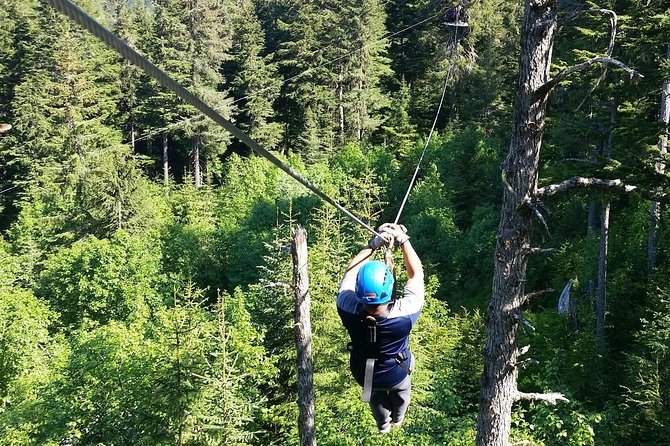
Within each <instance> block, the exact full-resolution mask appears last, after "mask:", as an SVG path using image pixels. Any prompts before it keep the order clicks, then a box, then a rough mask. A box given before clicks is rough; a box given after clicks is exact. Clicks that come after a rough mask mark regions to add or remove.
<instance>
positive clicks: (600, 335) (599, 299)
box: [596, 199, 610, 352]
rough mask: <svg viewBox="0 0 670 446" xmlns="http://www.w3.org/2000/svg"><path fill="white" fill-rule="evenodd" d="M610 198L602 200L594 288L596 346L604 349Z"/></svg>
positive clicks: (600, 350) (600, 349)
mask: <svg viewBox="0 0 670 446" xmlns="http://www.w3.org/2000/svg"><path fill="white" fill-rule="evenodd" d="M609 223H610V200H609V199H606V200H605V201H604V202H603V207H602V214H601V218H600V255H599V257H598V286H597V289H596V348H597V350H598V351H599V352H602V351H604V350H605V304H606V296H607V245H608V241H609Z"/></svg>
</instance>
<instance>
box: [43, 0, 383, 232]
mask: <svg viewBox="0 0 670 446" xmlns="http://www.w3.org/2000/svg"><path fill="white" fill-rule="evenodd" d="M46 1H47V2H48V3H49V4H50V5H51V6H53V7H54V8H55V9H56V10H58V11H59V12H61V13H62V14H64V15H65V16H67V17H69V18H70V19H71V20H72V21H74V22H75V23H77V24H78V25H79V26H81V27H82V28H84V29H86V30H88V31H89V32H90V33H91V34H93V35H94V36H96V37H97V38H98V39H100V40H101V41H102V42H104V43H105V44H106V45H107V46H108V47H110V48H111V49H113V50H115V51H116V52H118V53H119V54H120V55H122V56H123V57H125V58H126V59H128V60H129V61H130V62H132V63H134V64H135V65H137V66H138V67H139V68H141V69H142V70H144V72H146V73H147V74H148V75H149V76H151V77H153V78H154V79H155V80H156V81H158V83H160V84H161V85H162V86H163V87H165V88H167V89H168V90H170V91H172V92H173V93H174V94H176V95H177V96H178V97H179V98H181V100H183V101H184V102H186V103H187V104H190V105H192V106H193V107H195V108H196V109H198V110H199V111H200V112H201V113H202V114H204V115H205V116H208V117H209V118H210V119H212V120H213V121H214V122H216V123H217V124H219V125H220V126H222V127H223V128H225V129H226V130H227V131H229V132H230V133H231V134H232V135H233V136H235V137H236V138H237V139H239V140H240V141H241V142H243V143H244V144H246V145H247V146H248V147H249V148H250V149H251V150H253V151H254V152H256V153H258V154H259V155H261V156H262V157H264V158H266V159H267V160H268V161H270V162H271V163H272V164H274V165H275V166H277V167H279V168H280V169H281V170H283V171H284V172H286V173H287V174H288V175H289V176H291V177H292V178H293V179H295V180H297V181H298V182H299V183H300V184H302V185H303V186H305V187H306V188H307V189H309V190H310V191H312V192H314V194H316V195H317V196H318V197H320V198H321V199H323V200H324V201H325V202H326V203H328V204H330V205H332V206H334V207H335V208H337V209H338V210H339V211H340V212H342V213H343V214H345V215H346V216H347V217H349V218H350V219H351V220H353V221H354V222H356V223H358V224H359V225H360V226H362V227H363V228H365V229H367V230H368V231H369V232H371V233H372V234H375V235H379V236H382V235H381V234H379V233H378V232H377V231H375V230H374V229H373V228H371V227H370V225H368V224H366V223H365V222H364V221H362V220H361V219H360V218H358V217H356V216H355V215H354V214H352V213H351V212H349V211H348V210H347V209H346V208H345V207H344V206H342V205H341V204H339V203H338V202H337V201H335V200H333V199H332V198H330V197H329V196H328V195H326V194H325V193H323V192H322V191H321V190H320V189H319V188H318V187H316V186H315V185H313V184H312V183H310V182H309V181H308V180H307V179H306V178H304V177H303V176H302V175H300V174H299V173H297V172H295V171H294V170H293V169H291V168H290V167H288V166H287V165H286V164H284V163H282V162H281V160H279V158H277V157H276V156H274V155H273V154H272V153H270V152H269V151H268V150H266V149H264V148H263V147H261V146H260V145H259V144H258V143H257V142H256V141H254V140H253V139H251V137H249V136H248V135H247V134H246V133H244V132H243V131H242V130H240V129H238V128H237V127H236V126H235V125H233V124H232V123H231V122H230V121H228V120H227V119H226V118H224V117H223V116H221V115H220V114H219V113H217V112H216V110H214V109H213V108H212V107H210V106H209V105H207V104H205V103H204V102H203V101H202V100H201V99H200V98H198V97H197V96H195V95H194V94H193V93H191V92H190V91H188V90H187V89H186V88H184V87H183V86H181V85H180V84H179V83H178V82H176V81H175V80H174V79H172V78H171V77H170V76H168V75H167V73H165V72H164V71H162V70H161V69H160V68H158V67H157V66H156V65H154V64H152V63H151V62H149V61H148V60H147V59H146V58H145V57H144V56H142V55H140V54H139V53H138V52H137V51H135V50H133V49H132V48H130V47H129V46H128V45H127V44H126V43H125V42H123V41H122V40H121V39H119V38H118V37H117V36H116V35H114V34H113V33H111V32H110V31H109V30H107V29H106V28H105V27H104V26H102V25H101V24H100V23H98V22H97V21H96V20H95V19H93V18H92V17H91V16H90V15H88V14H87V13H86V12H85V11H84V10H83V9H81V8H80V7H79V6H77V5H75V4H74V3H72V2H71V1H70V0H46Z"/></svg>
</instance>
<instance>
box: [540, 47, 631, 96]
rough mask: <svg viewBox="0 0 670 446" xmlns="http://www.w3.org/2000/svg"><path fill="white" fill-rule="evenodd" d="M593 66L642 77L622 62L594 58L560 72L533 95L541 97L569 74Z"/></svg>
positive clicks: (606, 58) (607, 58) (608, 58)
mask: <svg viewBox="0 0 670 446" xmlns="http://www.w3.org/2000/svg"><path fill="white" fill-rule="evenodd" d="M594 64H604V65H612V66H614V67H617V68H621V69H622V70H624V71H625V72H626V73H628V74H629V75H630V77H631V78H633V77H644V76H642V74H640V73H639V72H638V71H635V70H633V69H632V68H629V67H628V65H626V64H624V63H623V62H619V61H618V60H616V59H612V58H610V57H594V58H593V59H589V60H587V61H586V62H582V63H580V64H577V65H574V66H572V67H570V68H566V69H565V70H563V71H561V72H560V73H558V74H557V75H556V76H555V77H553V78H551V79H549V80H548V81H547V82H545V83H544V84H543V85H541V86H540V87H539V88H538V89H537V90H535V94H536V95H538V96H541V95H545V94H547V93H549V91H550V90H551V89H552V88H554V87H555V86H556V85H558V84H559V83H561V82H563V81H564V80H565V79H566V78H567V77H568V76H570V75H571V74H573V73H576V72H578V71H582V70H584V69H586V68H588V67H590V66H591V65H594Z"/></svg>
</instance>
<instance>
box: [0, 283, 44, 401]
mask: <svg viewBox="0 0 670 446" xmlns="http://www.w3.org/2000/svg"><path fill="white" fill-rule="evenodd" d="M53 317H54V314H53V312H52V311H50V310H49V309H48V308H47V307H46V305H45V304H44V303H43V302H41V301H40V300H38V299H36V298H35V296H34V295H33V294H32V293H31V292H30V291H26V290H22V289H19V288H13V289H12V288H5V287H0V327H1V329H0V401H1V404H0V414H1V413H2V412H3V411H4V410H5V409H6V407H7V406H8V405H11V404H12V403H13V400H14V399H15V398H20V397H21V396H22V391H28V389H29V387H28V386H30V384H31V383H32V382H35V381H38V380H39V376H40V375H41V374H43V373H45V372H46V371H47V369H48V355H49V353H48V350H47V349H48V348H49V344H50V342H51V336H50V334H49V331H48V328H49V325H50V324H51V322H52V320H53ZM15 381H18V382H15ZM10 389H11V390H12V391H11V392H10Z"/></svg>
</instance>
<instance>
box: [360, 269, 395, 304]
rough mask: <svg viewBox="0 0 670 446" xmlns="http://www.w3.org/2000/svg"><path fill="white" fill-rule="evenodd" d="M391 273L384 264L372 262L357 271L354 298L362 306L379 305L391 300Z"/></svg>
mask: <svg viewBox="0 0 670 446" xmlns="http://www.w3.org/2000/svg"><path fill="white" fill-rule="evenodd" d="M394 282H395V280H394V279H393V273H392V272H391V270H390V269H389V267H388V266H386V264H385V263H384V262H380V261H379V260H372V261H370V262H367V263H366V264H365V265H363V266H362V267H361V269H360V270H359V271H358V276H357V277H356V296H357V297H358V299H359V300H360V301H361V302H362V303H364V304H370V305H379V304H385V303H387V302H388V301H390V300H391V295H392V294H393V285H394Z"/></svg>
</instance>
